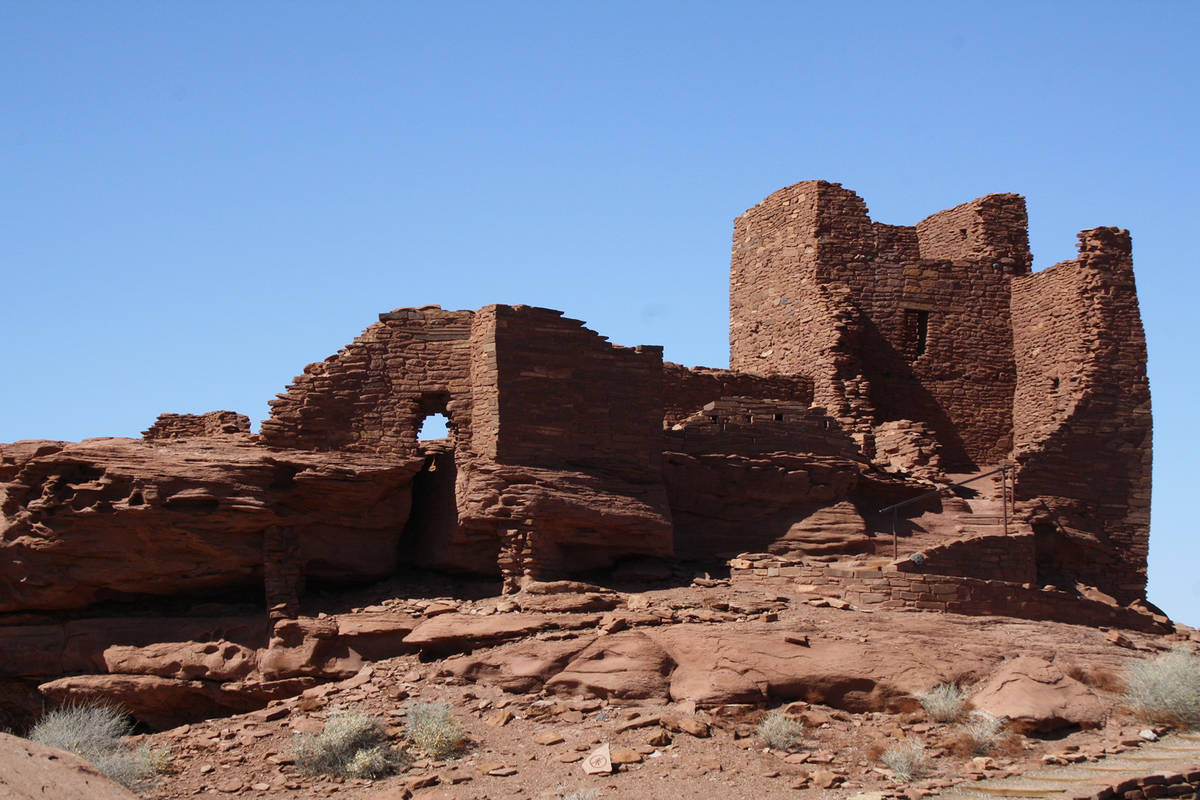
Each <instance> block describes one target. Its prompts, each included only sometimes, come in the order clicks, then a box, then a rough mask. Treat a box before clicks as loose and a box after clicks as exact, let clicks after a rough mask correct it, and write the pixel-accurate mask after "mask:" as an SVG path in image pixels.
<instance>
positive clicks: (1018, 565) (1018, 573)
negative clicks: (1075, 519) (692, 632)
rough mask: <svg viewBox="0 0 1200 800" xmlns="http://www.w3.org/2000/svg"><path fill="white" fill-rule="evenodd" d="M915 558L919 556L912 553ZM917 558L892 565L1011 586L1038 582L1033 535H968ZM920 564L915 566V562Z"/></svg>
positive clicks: (925, 551)
mask: <svg viewBox="0 0 1200 800" xmlns="http://www.w3.org/2000/svg"><path fill="white" fill-rule="evenodd" d="M914 555H918V554H914ZM919 555H920V558H919V559H914V558H912V557H911V556H910V557H909V558H902V559H900V560H899V561H897V562H895V563H894V564H893V566H894V567H895V568H896V569H897V570H898V571H900V572H920V573H925V574H930V575H957V576H958V577H961V578H980V579H981V580H989V581H1008V582H1010V583H1035V582H1037V563H1036V551H1035V545H1034V535H1033V533H1014V534H1013V535H1011V536H993V535H984V536H970V537H967V538H964V539H954V540H953V541H949V542H945V543H944V544H940V545H937V546H936V547H928V548H926V549H924V550H922V551H921V552H920V553H919ZM918 560H919V561H920V563H917V561H918Z"/></svg>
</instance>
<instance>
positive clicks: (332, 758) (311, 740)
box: [292, 711, 409, 778]
mask: <svg viewBox="0 0 1200 800" xmlns="http://www.w3.org/2000/svg"><path fill="white" fill-rule="evenodd" d="M292 752H293V754H294V755H295V757H296V766H298V767H300V769H302V770H304V771H305V772H307V773H309V774H310V775H341V776H343V777H347V778H382V777H383V776H385V775H389V774H391V773H392V772H394V771H395V770H396V769H398V768H400V767H401V766H403V765H404V764H405V763H407V761H408V760H409V759H408V754H407V753H405V752H403V751H401V750H396V749H395V748H393V747H392V746H391V745H390V744H388V737H387V734H386V733H384V731H383V728H381V727H380V725H379V723H378V722H376V721H375V720H373V719H371V718H370V717H368V716H367V715H366V714H359V713H355V712H347V711H342V712H340V713H334V714H333V715H331V716H330V717H329V721H328V722H326V723H325V728H324V730H322V731H321V732H320V733H318V734H316V735H313V734H311V733H298V734H296V736H295V739H294V741H293V743H292Z"/></svg>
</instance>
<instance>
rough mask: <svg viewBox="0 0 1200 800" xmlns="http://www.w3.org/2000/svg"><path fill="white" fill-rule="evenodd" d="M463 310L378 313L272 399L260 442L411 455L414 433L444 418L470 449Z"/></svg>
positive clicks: (467, 327)
mask: <svg viewBox="0 0 1200 800" xmlns="http://www.w3.org/2000/svg"><path fill="white" fill-rule="evenodd" d="M472 316H473V312H470V311H443V310H442V309H441V308H439V307H438V306H424V307H422V308H400V309H397V310H395V311H392V312H389V313H386V314H380V315H379V322H377V323H375V324H374V325H371V326H370V327H369V328H367V329H366V330H365V331H363V332H362V335H360V336H359V337H358V338H356V339H355V340H354V341H353V342H351V343H350V344H348V345H347V346H346V347H345V348H343V349H342V350H339V351H338V352H337V353H336V354H335V355H332V356H330V357H329V358H327V359H325V360H324V361H318V362H316V363H314V364H309V365H308V366H307V367H305V368H304V374H303V375H299V376H297V377H296V378H295V379H294V381H293V382H292V384H291V385H289V386H288V388H287V391H286V392H285V393H284V394H281V395H279V396H278V399H276V400H272V401H271V403H270V405H271V417H270V419H268V420H266V421H264V422H263V424H262V430H261V436H262V438H263V441H264V442H265V443H267V444H269V445H271V446H274V447H290V448H297V449H301V450H347V451H359V452H374V453H380V454H385V453H388V454H395V455H402V456H415V455H417V454H418V453H417V429H418V428H419V427H420V424H421V421H422V420H423V419H424V418H425V417H426V416H428V415H430V414H433V413H439V412H444V413H445V414H446V416H447V418H448V419H449V421H450V425H451V426H452V427H453V429H454V430H453V434H454V438H455V441H456V445H457V446H460V447H469V445H470V442H471V432H470V428H471V409H470V405H471V386H470V380H471V363H470V359H471V344H470V341H469V337H470V333H471V319H472Z"/></svg>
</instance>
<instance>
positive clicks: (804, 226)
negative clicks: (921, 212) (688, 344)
mask: <svg viewBox="0 0 1200 800" xmlns="http://www.w3.org/2000/svg"><path fill="white" fill-rule="evenodd" d="M1027 238H1028V237H1027V234H1026V218H1025V209H1024V201H1023V199H1022V198H1020V197H1019V196H1017V195H988V196H987V197H983V198H979V199H978V200H975V201H972V202H971V203H966V204H963V205H962V206H958V207H956V208H955V209H951V210H949V211H946V212H941V213H940V214H935V215H933V216H932V217H930V218H928V219H926V220H924V221H922V222H921V223H919V224H918V225H917V226H916V227H915V228H913V227H909V228H905V227H903V226H892V225H881V224H879V223H873V222H872V221H871V220H870V218H869V217H868V216H867V209H866V206H865V205H864V204H863V202H862V200H861V199H859V198H858V197H857V195H855V194H854V193H853V192H850V191H849V190H846V189H843V188H842V187H841V186H839V185H837V184H830V183H825V182H823V181H806V182H804V183H800V184H796V185H795V186H791V187H787V188H786V189H781V190H780V191H778V192H775V193H774V194H772V195H771V196H770V197H768V198H767V199H766V200H764V201H763V202H762V203H760V204H759V205H758V206H756V207H754V208H753V209H751V210H749V211H747V212H746V213H745V214H744V215H742V216H741V217H739V218H738V220H737V222H736V223H735V228H734V246H733V258H732V263H731V275H730V281H731V282H730V364H731V367H732V368H733V369H737V370H742V371H747V372H757V373H762V374H773V373H795V372H801V371H805V372H808V373H810V374H812V376H813V379H814V384H815V385H814V402H816V403H818V404H820V405H824V406H825V407H827V408H828V409H830V411H831V413H834V415H835V416H838V417H842V416H844V415H846V416H850V417H853V418H856V419H863V418H870V419H871V421H872V422H876V421H879V422H881V421H887V420H899V419H912V420H918V421H924V422H928V423H929V424H931V425H932V426H933V427H934V429H935V430H936V431H937V433H938V436H939V438H940V440H941V442H942V445H943V447H944V448H945V452H944V456H945V458H946V460H947V462H948V465H949V466H971V465H975V464H983V463H990V462H994V461H996V460H998V459H1000V458H1002V457H1003V456H1004V455H1005V454H1006V453H1007V452H1008V450H1009V448H1010V447H1011V422H1010V420H1009V409H1010V408H1011V403H1012V390H1013V386H1014V384H1015V367H1014V364H1013V357H1012V332H1011V323H1010V319H1009V289H1008V283H1009V280H1010V279H1011V277H1012V276H1013V275H1019V274H1024V273H1025V272H1027V271H1028V268H1029V263H1030V257H1029V252H1028V245H1027ZM822 290H823V291H822ZM847 306H848V307H847Z"/></svg>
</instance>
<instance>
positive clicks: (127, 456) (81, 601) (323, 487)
mask: <svg viewBox="0 0 1200 800" xmlns="http://www.w3.org/2000/svg"><path fill="white" fill-rule="evenodd" d="M420 465H421V461H420V460H416V459H408V460H404V459H396V458H391V459H387V460H384V459H381V458H378V457H373V456H370V455H346V454H335V453H321V454H314V453H306V452H301V451H294V450H291V451H289V450H274V449H270V448H266V447H262V446H258V445H256V444H254V443H253V441H252V440H251V438H250V437H248V436H221V437H213V438H200V439H186V440H177V441H176V440H172V441H163V442H155V443H146V442H140V441H136V440H132V439H88V440H85V441H83V442H78V443H64V442H36V441H32V442H17V443H16V444H11V445H0V553H2V554H3V559H4V561H5V563H6V565H7V567H6V568H5V569H4V570H0V613H3V612H13V611H29V610H52V609H58V610H62V609H78V608H84V607H86V606H88V605H91V604H93V603H95V602H98V601H101V600H108V599H117V598H122V597H135V596H138V595H159V596H169V595H178V594H189V593H195V592H200V591H209V590H215V589H225V588H230V587H237V586H249V587H255V586H261V585H262V581H263V579H264V568H263V565H264V544H265V543H267V539H268V536H267V532H268V531H269V530H270V529H272V528H274V529H276V530H282V531H284V537H283V538H285V539H287V540H288V541H285V542H284V546H283V548H282V549H283V550H285V551H287V552H290V553H291V554H292V555H291V557H290V560H291V561H292V562H293V563H292V564H290V565H288V564H282V567H283V568H284V569H285V570H286V569H288V568H289V567H290V568H291V569H292V570H293V571H294V572H295V575H294V576H293V577H294V578H295V579H297V580H298V579H299V578H300V576H310V577H320V578H336V579H339V580H355V579H357V580H368V579H376V578H380V577H383V576H386V575H388V574H390V573H391V572H392V571H393V570H394V568H395V565H396V563H397V558H398V555H399V541H400V533H401V530H402V528H403V524H404V521H405V520H406V519H407V517H408V512H409V507H410V504H411V496H410V484H411V481H412V477H413V475H414V474H415V473H416V472H417V470H418V469H419V467H420ZM272 560H273V561H274V562H275V563H276V564H280V562H281V561H288V560H289V559H288V558H283V559H279V558H275V559H272Z"/></svg>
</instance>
